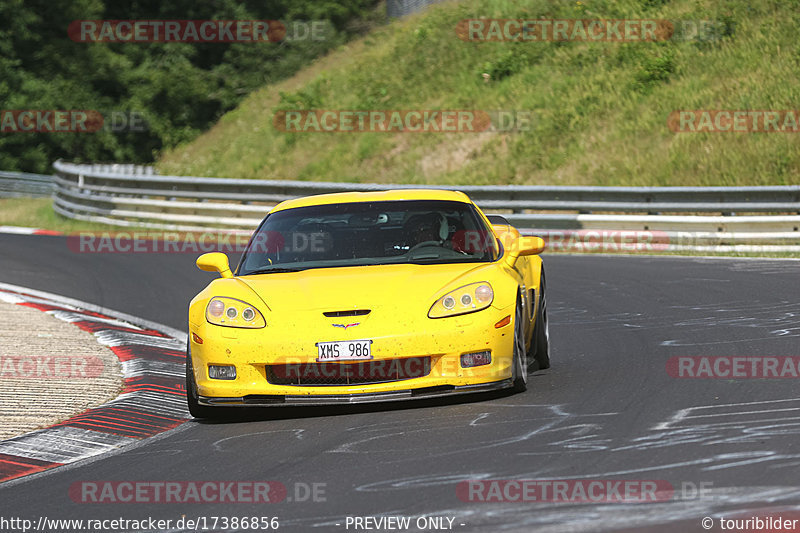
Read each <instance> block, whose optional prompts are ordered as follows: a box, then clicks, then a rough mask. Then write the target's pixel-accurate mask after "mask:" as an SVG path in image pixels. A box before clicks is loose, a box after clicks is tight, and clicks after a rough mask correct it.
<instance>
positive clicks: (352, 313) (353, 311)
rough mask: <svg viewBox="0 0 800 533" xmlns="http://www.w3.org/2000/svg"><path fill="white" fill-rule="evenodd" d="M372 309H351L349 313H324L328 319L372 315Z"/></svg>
mask: <svg viewBox="0 0 800 533" xmlns="http://www.w3.org/2000/svg"><path fill="white" fill-rule="evenodd" d="M371 311H372V309H349V310H347V311H326V312H324V313H322V314H323V315H325V316H326V317H328V318H338V317H342V316H364V315H368V314H370V312H371Z"/></svg>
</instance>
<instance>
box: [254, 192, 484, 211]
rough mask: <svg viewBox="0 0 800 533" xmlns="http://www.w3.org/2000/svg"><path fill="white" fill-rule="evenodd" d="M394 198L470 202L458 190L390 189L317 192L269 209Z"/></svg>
mask: <svg viewBox="0 0 800 533" xmlns="http://www.w3.org/2000/svg"><path fill="white" fill-rule="evenodd" d="M396 200H448V201H451V202H462V203H466V204H471V203H472V200H470V199H469V196H467V195H466V194H464V193H463V192H460V191H448V190H444V189H392V190H388V191H370V192H339V193H332V194H318V195H316V196H305V197H303V198H295V199H294V200H286V201H285V202H281V203H280V204H278V205H276V206H275V207H273V208H272V210H271V211H270V212H271V213H274V212H275V211H283V210H285V209H293V208H295V207H309V206H313V205H330V204H348V203H353V202H389V201H396Z"/></svg>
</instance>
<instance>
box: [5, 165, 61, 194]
mask: <svg viewBox="0 0 800 533" xmlns="http://www.w3.org/2000/svg"><path fill="white" fill-rule="evenodd" d="M52 193H53V176H47V175H45V174H29V173H27V172H4V171H0V198H9V197H15V196H28V197H43V196H44V197H46V196H50V195H51V194H52Z"/></svg>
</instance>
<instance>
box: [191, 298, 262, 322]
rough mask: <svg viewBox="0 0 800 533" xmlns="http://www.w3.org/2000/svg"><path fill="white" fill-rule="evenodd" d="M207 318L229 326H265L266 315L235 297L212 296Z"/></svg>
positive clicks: (207, 308) (207, 309)
mask: <svg viewBox="0 0 800 533" xmlns="http://www.w3.org/2000/svg"><path fill="white" fill-rule="evenodd" d="M206 320H208V321H209V322H210V323H211V324H215V325H217V326H227V327H229V328H263V327H264V326H266V325H267V323H266V321H265V320H264V316H263V315H262V314H261V313H260V312H259V310H258V309H256V308H255V307H253V306H252V305H250V304H249V303H246V302H243V301H241V300H236V299H234V298H224V297H217V298H212V299H211V301H210V302H208V306H207V307H206Z"/></svg>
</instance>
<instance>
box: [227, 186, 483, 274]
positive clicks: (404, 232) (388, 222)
mask: <svg viewBox="0 0 800 533" xmlns="http://www.w3.org/2000/svg"><path fill="white" fill-rule="evenodd" d="M497 253H498V252H497V244H496V241H495V239H494V236H493V233H492V232H491V230H490V229H489V227H488V226H487V225H486V224H485V223H484V221H483V219H482V218H481V217H480V215H479V214H478V212H477V210H476V209H475V207H474V206H472V205H471V204H467V203H462V202H454V201H436V200H401V201H379V202H353V203H343V204H330V205H315V206H309V207H298V208H294V209H286V210H282V211H276V212H275V213H271V214H269V215H268V216H267V218H265V219H264V222H262V224H261V226H260V227H259V228H258V230H257V231H256V233H255V234H254V235H253V237H252V238H251V240H250V243H249V244H248V246H247V250H246V251H245V253H244V255H243V256H242V260H241V262H240V264H239V268H238V271H237V273H238V275H240V276H244V275H248V274H262V273H270V272H295V271H299V270H306V269H309V268H328V267H340V266H369V265H388V264H401V263H415V264H441V263H462V262H488V261H492V260H494V259H495V258H496V257H497Z"/></svg>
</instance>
